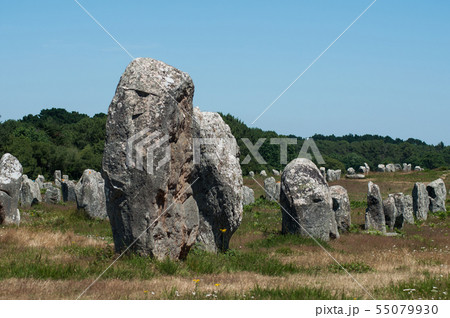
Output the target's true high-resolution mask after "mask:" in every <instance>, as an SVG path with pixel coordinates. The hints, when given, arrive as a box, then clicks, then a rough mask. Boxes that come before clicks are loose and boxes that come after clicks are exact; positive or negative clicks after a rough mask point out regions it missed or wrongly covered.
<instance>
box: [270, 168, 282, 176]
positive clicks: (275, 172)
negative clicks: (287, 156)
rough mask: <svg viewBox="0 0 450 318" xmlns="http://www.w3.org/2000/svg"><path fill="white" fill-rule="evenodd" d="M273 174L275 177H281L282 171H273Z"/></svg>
mask: <svg viewBox="0 0 450 318" xmlns="http://www.w3.org/2000/svg"><path fill="white" fill-rule="evenodd" d="M272 173H273V175H274V176H279V175H280V171H278V170H275V169H272Z"/></svg>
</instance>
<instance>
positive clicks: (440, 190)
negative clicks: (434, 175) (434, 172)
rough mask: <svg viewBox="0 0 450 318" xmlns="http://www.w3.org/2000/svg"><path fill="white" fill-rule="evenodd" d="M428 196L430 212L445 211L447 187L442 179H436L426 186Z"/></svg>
mask: <svg viewBox="0 0 450 318" xmlns="http://www.w3.org/2000/svg"><path fill="white" fill-rule="evenodd" d="M427 191H428V196H429V197H430V211H431V212H446V211H447V209H446V207H445V201H446V200H447V189H446V188H445V183H444V181H443V180H442V179H437V180H435V181H433V182H431V183H429V184H428V186H427Z"/></svg>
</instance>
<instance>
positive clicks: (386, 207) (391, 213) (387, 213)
mask: <svg viewBox="0 0 450 318" xmlns="http://www.w3.org/2000/svg"><path fill="white" fill-rule="evenodd" d="M383 211H384V219H385V221H386V225H387V226H388V227H389V228H390V229H391V230H393V229H394V226H395V220H396V217H397V214H398V213H397V207H396V206H395V198H394V195H392V194H390V195H389V197H388V198H387V199H386V200H384V201H383Z"/></svg>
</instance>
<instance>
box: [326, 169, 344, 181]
mask: <svg viewBox="0 0 450 318" xmlns="http://www.w3.org/2000/svg"><path fill="white" fill-rule="evenodd" d="M340 179H341V170H332V169H328V170H327V181H328V182H334V181H338V180H340Z"/></svg>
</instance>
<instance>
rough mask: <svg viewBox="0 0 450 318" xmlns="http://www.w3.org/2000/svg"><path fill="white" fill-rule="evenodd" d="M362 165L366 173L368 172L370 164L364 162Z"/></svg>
mask: <svg viewBox="0 0 450 318" xmlns="http://www.w3.org/2000/svg"><path fill="white" fill-rule="evenodd" d="M364 167H365V168H366V173H369V172H370V166H369V165H368V164H367V163H365V162H364Z"/></svg>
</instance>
